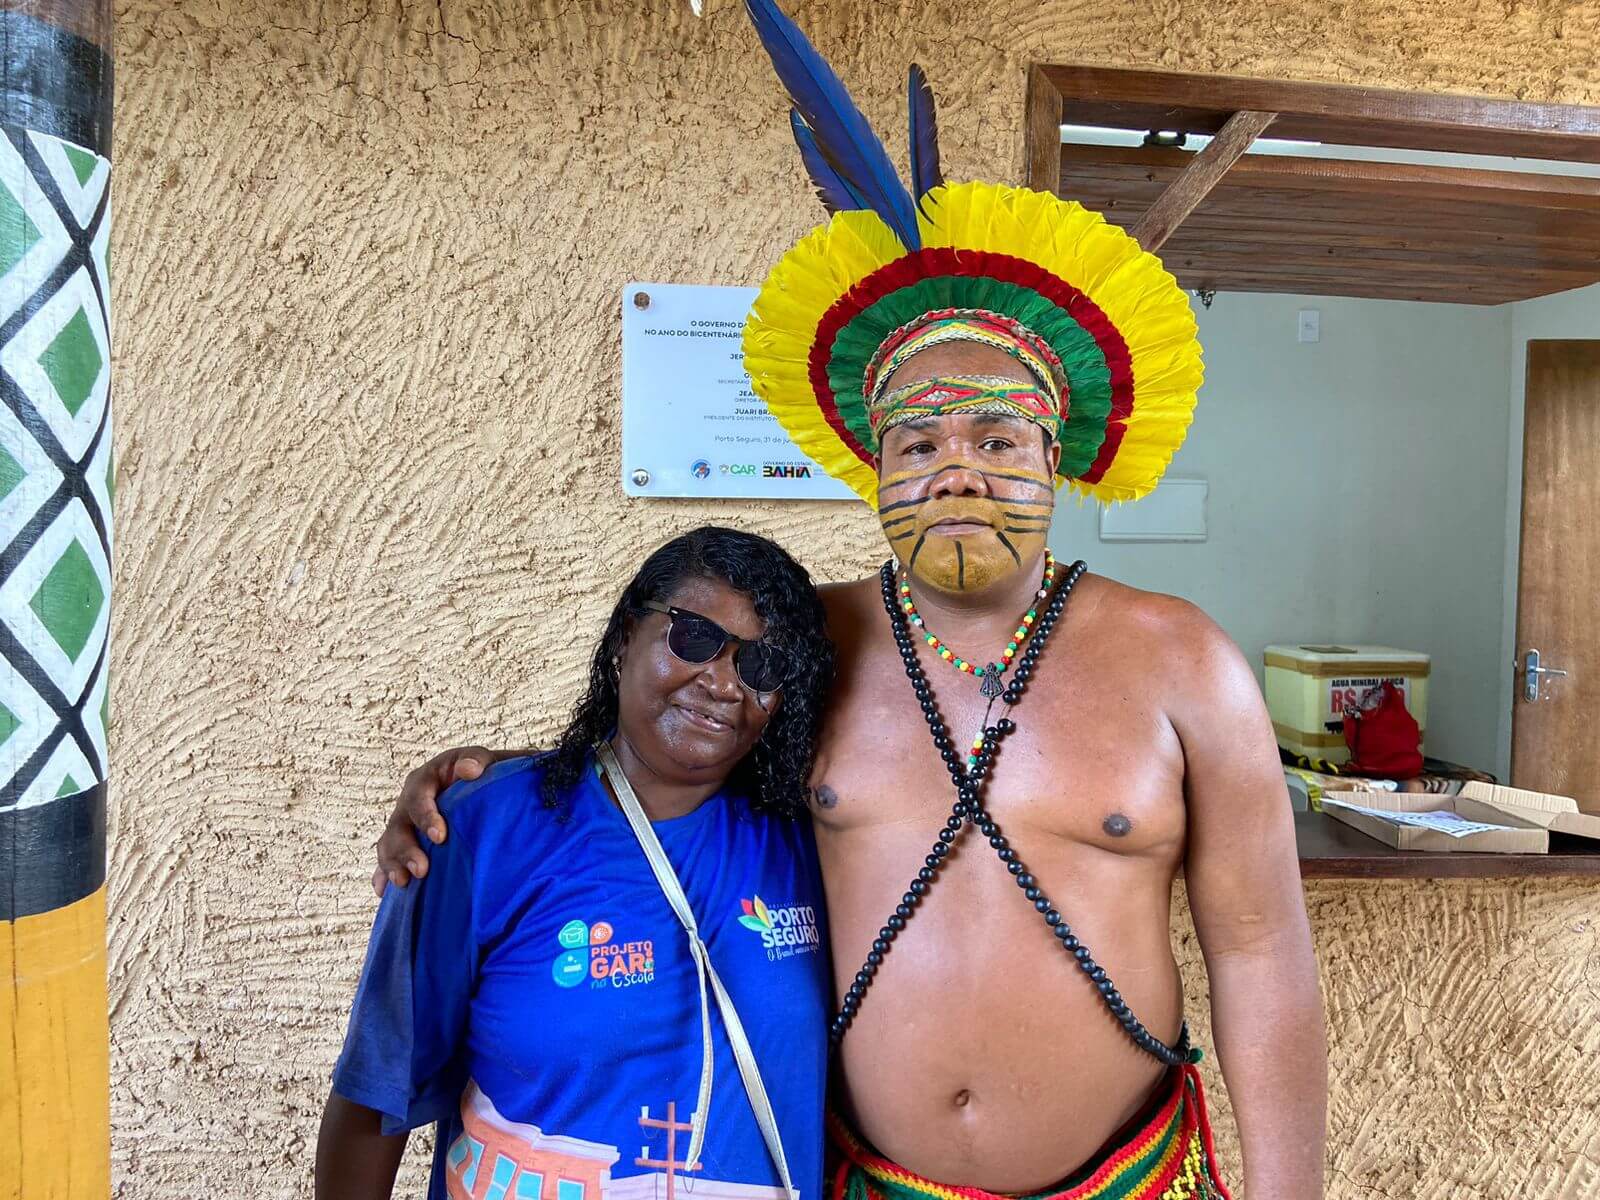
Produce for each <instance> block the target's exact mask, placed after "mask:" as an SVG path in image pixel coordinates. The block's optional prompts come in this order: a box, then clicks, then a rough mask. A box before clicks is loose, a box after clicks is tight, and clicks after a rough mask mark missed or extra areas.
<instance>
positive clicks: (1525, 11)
mask: <svg viewBox="0 0 1600 1200" xmlns="http://www.w3.org/2000/svg"><path fill="white" fill-rule="evenodd" d="M706 7H707V10H708V11H707V14H706V17H705V19H704V20H696V19H694V18H693V17H692V16H691V15H690V13H689V10H688V3H687V0H475V2H471V3H469V2H467V0H370V2H368V3H361V2H359V0H350V2H349V3H336V2H334V0H328V2H326V3H313V2H311V0H272V2H271V3H266V2H256V3H251V2H248V0H193V2H190V3H185V4H182V5H175V4H171V3H169V2H167V0H123V2H122V3H120V4H119V5H118V12H117V25H118V30H117V67H118V71H117V82H118V96H117V143H116V162H117V166H116V189H117V193H116V195H117V199H116V242H115V251H114V263H115V267H114V270H115V279H116V285H115V286H116V291H115V303H116V313H117V333H118V339H117V376H116V387H117V393H116V394H117V403H118V407H119V414H118V450H119V459H120V488H119V492H118V504H119V530H120V532H119V540H118V549H119V554H118V562H117V572H118V580H117V583H118V588H119V592H118V609H117V618H116V629H115V664H116V665H115V674H114V680H115V688H116V692H115V701H114V705H113V711H114V713H115V714H116V721H117V725H116V731H115V740H116V747H115V756H114V764H115V777H114V793H113V795H114V813H113V829H112V838H113V841H112V845H113V847H114V848H113V851H112V867H111V879H110V886H111V903H112V914H113V915H112V919H111V963H112V967H111V970H112V980H111V988H112V991H111V1001H112V1013H113V1021H114V1029H113V1038H114V1049H113V1060H112V1070H113V1081H114V1082H113V1121H114V1127H115V1161H116V1168H115V1171H116V1179H117V1184H116V1187H117V1192H118V1194H119V1195H122V1196H128V1197H172V1198H176V1197H179V1196H189V1195H195V1194H200V1193H205V1192H210V1191H212V1190H216V1191H217V1192H218V1193H223V1192H227V1193H229V1194H237V1193H238V1192H239V1189H240V1188H243V1189H244V1191H246V1192H248V1193H249V1194H250V1195H252V1196H257V1197H292V1196H303V1195H306V1194H307V1192H308V1187H309V1178H310V1170H311V1150H312V1146H313V1144H314V1138H315V1127H316V1119H317V1113H318V1109H319V1105H320V1103H321V1100H322V1096H323V1093H324V1089H325V1086H326V1079H327V1072H328V1069H329V1066H330V1064H331V1062H332V1059H333V1057H334V1054H335V1052H336V1048H337V1046H338V1043H339V1040H340V1038H341V1035H342V1027H343V1017H344V1011H345V1008H346V1005H347V1004H348V1001H349V999H350V995H351V987H352V984H353V981H354V978H355V974H356V971H357V968H358V964H359V958H360V952H361V947H362V945H363V943H364V939H365V935H366V931H367V926H368V922H369V920H370V917H371V913H372V907H373V904H372V898H371V894H370V892H369V891H368V889H367V883H366V876H367V872H368V869H369V857H370V847H371V844H372V841H373V838H374V837H375V835H376V833H377V829H378V826H379V822H380V820H381V816H382V814H383V812H384V810H385V809H386V808H387V806H388V803H389V801H390V799H391V797H392V794H393V792H394V790H395V787H396V785H397V782H398V780H399V778H400V776H401V774H402V772H403V770H404V769H405V768H406V767H407V765H408V764H411V763H413V762H415V761H417V760H418V759H420V758H421V757H422V756H423V755H424V754H425V753H426V752H428V751H429V750H430V749H432V748H434V747H439V746H443V745H448V744H452V743H458V742H462V741H487V742H490V743H505V742H517V743H526V742H530V741H532V742H536V741H538V740H539V739H540V738H542V737H545V736H547V735H548V734H549V733H550V731H551V730H552V728H553V727H554V726H555V724H556V722H557V720H558V719H559V717H560V715H561V713H562V711H563V709H564V707H565V705H566V704H567V703H568V701H569V699H570V697H571V696H572V694H573V689H574V687H575V685H576V682H577V676H576V671H577V669H578V667H579V664H580V661H581V659H582V658H583V655H584V652H585V650H586V648H587V641H588V638H589V636H590V631H592V630H595V629H596V628H597V622H598V620H599V617H600V614H601V611H602V607H603V606H604V605H605V604H607V603H608V597H609V595H610V592H611V589H612V587H613V586H614V584H615V582H616V581H617V580H619V579H620V578H621V577H623V575H624V574H625V573H626V572H627V571H628V570H629V569H630V567H631V566H632V565H633V564H634V563H635V562H636V561H637V559H638V557H639V555H640V554H641V553H642V552H643V551H645V550H647V549H648V548H650V547H652V546H654V545H655V544H656V543H658V542H659V541H660V540H662V538H663V537H665V536H666V535H668V534H669V533H671V532H673V531H677V530H681V529H683V528H685V527H687V526H689V525H691V524H694V523H698V522H701V521H704V520H707V519H721V520H727V521H738V522H740V523H742V524H745V525H747V526H751V527H755V528H759V529H760V530H762V531H764V532H766V533H769V534H771V535H773V536H776V537H778V538H779V539H781V540H782V541H783V542H784V543H785V544H786V545H788V546H789V547H790V548H791V549H793V550H794V551H795V552H797V553H798V554H800V555H801V556H802V557H803V558H804V559H805V560H806V561H807V562H808V563H809V564H811V566H812V567H813V568H814V570H815V572H816V573H817V575H818V576H819V577H821V578H823V579H837V578H843V577H847V576H849V575H852V574H855V573H859V572H863V571H865V570H867V569H870V567H871V566H872V565H873V564H874V563H875V562H876V561H877V556H878V554H879V552H880V551H879V546H878V541H879V535H878V532H877V530H876V528H875V526H874V525H873V523H872V522H871V521H870V520H869V519H868V517H867V516H866V514H865V513H864V512H861V511H854V510H846V509H845V508H843V507H840V506H832V505H813V506H793V507H785V506H779V505H770V504H741V505H733V504H722V503H704V504H701V503H655V504H644V503H625V502H624V500H623V498H622V496H621V493H620V489H619V487H618V485H617V482H616V477H617V473H618V466H619V464H618V461H617V446H618V429H617V419H618V402H617V390H618V318H617V309H618V303H619V290H620V288H621V285H622V284H623V283H624V282H625V281H626V280H628V279H633V278H637V279H659V280H674V281H699V282H721V283H752V282H755V281H757V280H758V279H759V278H760V276H761V274H762V272H763V271H764V269H765V267H766V266H767V265H768V264H769V263H770V262H771V261H772V260H773V259H774V258H775V256H776V255H777V254H778V253H779V252H780V251H781V250H782V249H783V248H785V247H786V246H787V245H788V244H789V243H790V241H791V240H792V239H793V238H795V237H796V236H797V235H798V234H800V233H801V232H802V231H803V230H804V229H806V228H807V227H808V226H809V225H810V224H811V223H812V222H813V221H814V219H815V217H816V215H817V214H816V210H815V209H814V208H813V204H812V201H811V199H810V197H809V194H808V192H807V189H806V188H805V187H804V186H803V185H802V183H801V180H800V176H799V173H798V169H797V165H796V162H795V154H794V152H793V149H792V146H791V145H790V143H789V139H788V135H787V133H786V131H785V129H784V125H783V119H782V118H783V110H784V106H783V103H782V101H781V100H780V97H779V94H778V91H777V88H776V85H775V83H774V81H773V79H772V77H771V73H770V70H769V68H768V66H767V64H766V62H765V60H764V59H763V58H762V57H761V56H760V54H759V52H758V50H757V48H756V45H755V41H754V38H753V36H752V34H751V33H750V31H749V29H748V28H747V25H746V22H745V19H744V16H743V14H742V12H741V11H740V9H739V6H738V5H737V4H736V3H734V0H707V6H706ZM790 7H791V9H792V10H793V11H795V12H796V15H797V16H798V18H799V19H800V20H801V21H802V22H803V23H804V25H805V26H806V28H807V29H808V30H809V31H811V32H812V34H813V35H814V36H815V38H816V39H817V41H818V42H819V44H820V45H821V46H822V47H823V48H824V50H825V51H826V53H828V54H829V55H830V56H831V58H832V59H833V61H834V62H835V63H836V65H837V66H838V67H839V69H840V70H841V72H842V73H843V74H844V75H845V76H846V77H847V78H848V79H849V81H850V82H851V85H852V87H854V88H856V89H857V90H858V94H859V95H860V96H861V97H862V99H863V102H864V104H865V105H866V106H867V107H868V108H869V110H870V111H871V113H872V114H873V115H874V116H875V118H877V119H878V120H879V122H880V123H881V126H882V127H883V128H886V129H890V130H899V129H900V128H901V127H902V120H903V117H902V109H901V103H902V101H901V98H900V96H901V88H902V81H903V78H904V74H903V72H904V67H905V64H906V63H907V62H908V61H910V60H912V59H918V60H920V61H922V62H923V63H924V64H926V65H927V66H928V67H929V70H930V74H931V75H932V77H933V79H934V82H935V85H936V87H937V88H938V90H939V92H940V95H941V99H942V102H943V109H942V113H941V121H942V124H943V127H944V130H945V135H944V142H945V146H946V154H947V159H946V162H947V169H948V170H949V172H950V173H951V175H952V176H953V177H957V178H959V177H962V176H968V175H980V176H989V177H997V178H1006V179H1016V178H1018V177H1019V176H1020V172H1021V160H1022V151H1021V147H1022V133H1021V130H1022V100H1023V74H1024V67H1025V64H1027V63H1028V62H1030V61H1033V60H1055V61H1070V60H1081V61H1091V62H1099V63H1108V64H1122V65H1136V64H1139V65H1154V66H1165V67H1170V68H1177V69H1184V70H1191V71H1222V72H1239V73H1246V74H1258V75H1269V76H1283V77H1297V78H1308V79H1324V80H1335V81H1345V82H1353V83H1367V84H1376V85H1385V86H1402V87H1416V88H1424V89H1436V90H1460V91H1479V92H1487V93H1495V94H1500V95H1510V96H1526V97H1530V98H1536V99H1561V100H1568V101H1575V102H1587V103H1591V104H1600V67H1597V66H1596V65H1595V64H1596V63H1597V62H1600V53H1597V52H1600V4H1596V3H1594V2H1592V0H1590V2H1587V3H1583V4H1571V3H1555V2H1553V0H1549V2H1535V0H1503V2H1502V0H1494V2H1488V0H1481V2H1472V0H1468V2H1463V0H1365V2H1354V0H1334V2H1332V3H1309V2H1307V0H1275V2H1272V3H1267V2H1265V0H1262V2H1260V3H1246V2H1243V0H1211V2H1209V3H1185V2H1181V0H1156V2H1153V3H1152V2H1148V0H1138V2H1135V0H1104V2H1103V3H1099V4H1089V3H1082V2H1076V0H1072V2H1069V0H1045V2H1043V3H1041V2H1040V0H963V2H957V0H920V2H915V3H913V2H911V0H791V4H790ZM894 145H895V146H896V147H897V148H898V147H899V142H898V140H897V139H896V140H895V141H894ZM1203 411H1204V410H1203V409H1202V419H1203ZM1057 549H1058V550H1060V551H1062V552H1063V553H1070V552H1071V551H1072V550H1073V548H1072V547H1061V546H1058V547H1057ZM1310 897H1311V910H1312V915H1313V920H1314V922H1315V926H1316V934H1317V942H1318V947H1319V950H1320V953H1321V956H1322V969H1323V980H1324V986H1325V988H1326V990H1327V995H1328V1001H1329V1010H1330V1020H1331V1026H1332V1037H1333V1065H1334V1075H1333V1078H1334V1084H1333V1104H1332V1128H1333V1144H1332V1153H1331V1157H1332V1188H1331V1194H1332V1195H1334V1196H1337V1197H1342V1198H1352V1200H1353V1198H1357V1197H1378V1196H1416V1197H1425V1198H1429V1200H1432V1198H1443V1197H1449V1198H1451V1200H1467V1198H1479V1197H1483V1198H1488V1197H1527V1198H1533V1197H1566V1196H1570V1197H1578V1196H1583V1195H1594V1194H1597V1193H1600V1118H1597V1116H1596V1110H1595V1106H1594V1097H1595V1096H1596V1095H1597V1094H1600V1054H1597V1050H1600V1022H1597V1020H1596V1017H1597V1014H1600V958H1597V954H1596V952H1597V917H1596V907H1597V902H1600V890H1597V889H1596V888H1595V887H1594V886H1586V885H1582V884H1560V885H1549V886H1531V885H1519V884H1503V883H1484V884H1471V885H1443V884H1439V885H1427V884H1424V885H1415V884H1387V885H1370V886H1369V885H1353V884H1338V885H1317V886H1313V887H1312V888H1311V889H1310ZM1181 927H1182V928H1185V929H1186V928H1187V925H1186V922H1184V923H1182V925H1181ZM1183 957H1184V961H1185V963H1186V968H1187V969H1188V970H1189V972H1190V995H1191V998H1192V1004H1193V1007H1194V1009H1195V1011H1196V1013H1197V1014H1198V1015H1199V1016H1200V1021H1199V1024H1200V1026H1201V1029H1200V1034H1201V1036H1202V1038H1204V1037H1205V1036H1206V1035H1207V1030H1206V1029H1205V1028H1204V1026H1205V1020H1204V1016H1203V1014H1204V1009H1205V1001H1204V997H1205V991H1204V981H1203V976H1202V973H1201V968H1200V964H1199V956H1198V952H1197V950H1196V949H1195V947H1194V944H1193V937H1192V934H1186V935H1185V937H1184V941H1183ZM1213 1068H1214V1064H1213V1063H1212V1062H1211V1060H1208V1063H1207V1070H1208V1071H1212V1070H1213ZM1213 1077H1214V1076H1213ZM1217 1097H1218V1102H1217V1108H1218V1109H1219V1110H1220V1112H1219V1120H1220V1121H1221V1123H1222V1126H1223V1129H1224V1132H1223V1134H1222V1154H1223V1158H1224V1161H1225V1163H1226V1164H1227V1166H1228V1169H1229V1171H1230V1173H1231V1174H1232V1175H1234V1176H1235V1177H1236V1176H1237V1174H1238V1165H1237V1162H1238V1160H1237V1152H1236V1139H1235V1138H1234V1136H1233V1134H1232V1132H1231V1129H1229V1120H1228V1111H1227V1105H1226V1103H1225V1102H1223V1099H1222V1093H1221V1088H1220V1081H1218V1083H1217ZM413 1157H414V1158H415V1159H417V1160H419V1161H420V1158H421V1156H420V1154H414V1156H413ZM409 1170H410V1174H409V1175H408V1176H407V1179H408V1180H409V1181H410V1183H411V1184H412V1185H413V1187H414V1186H415V1184H416V1181H417V1179H418V1178H419V1176H418V1175H417V1173H416V1167H415V1166H413V1167H411V1168H409Z"/></svg>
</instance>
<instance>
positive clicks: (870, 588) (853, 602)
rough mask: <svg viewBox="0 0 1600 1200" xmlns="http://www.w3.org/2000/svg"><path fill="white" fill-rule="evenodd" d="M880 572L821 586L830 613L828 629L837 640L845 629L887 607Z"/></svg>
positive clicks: (818, 593)
mask: <svg viewBox="0 0 1600 1200" xmlns="http://www.w3.org/2000/svg"><path fill="white" fill-rule="evenodd" d="M881 586H882V585H881V584H880V583H879V580H878V576H877V574H876V573H873V574H871V575H867V576H865V577H863V578H861V579H852V580H850V581H849V582H848V583H825V584H823V585H822V586H821V587H819V588H818V589H817V595H818V596H819V597H820V598H821V600H822V608H823V611H824V612H825V613H827V615H828V632H829V634H830V635H832V636H833V637H834V639H835V640H837V639H838V638H839V636H840V634H841V633H843V632H844V631H846V630H849V629H851V628H853V627H854V626H857V625H859V624H860V623H861V622H862V621H863V620H866V619H870V618H871V617H872V616H873V615H874V614H876V613H878V612H881V611H882V610H883V596H882V591H881Z"/></svg>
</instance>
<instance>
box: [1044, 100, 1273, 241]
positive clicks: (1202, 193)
mask: <svg viewBox="0 0 1600 1200" xmlns="http://www.w3.org/2000/svg"><path fill="white" fill-rule="evenodd" d="M1277 115H1278V114H1277V113H1274V112H1255V111H1251V110H1249V109H1246V110H1245V111H1243V112H1236V113H1234V114H1233V116H1231V117H1229V118H1228V123H1227V124H1226V125H1224V126H1223V127H1222V132H1221V133H1219V134H1217V136H1216V137H1214V138H1212V139H1211V142H1210V144H1209V145H1207V146H1206V148H1205V149H1204V150H1202V151H1200V153H1199V154H1196V155H1195V156H1194V161H1193V162H1191V163H1190V164H1189V165H1188V167H1187V168H1186V169H1185V170H1184V172H1183V174H1182V175H1180V176H1178V178H1177V179H1176V180H1174V181H1173V183H1172V186H1170V187H1169V188H1167V190H1166V191H1164V192H1162V193H1161V197H1160V199H1158V200H1157V201H1156V202H1155V203H1154V204H1152V205H1151V206H1150V209H1149V211H1147V212H1146V213H1145V214H1144V216H1143V217H1141V218H1140V219H1139V224H1138V225H1136V226H1134V230H1133V236H1134V238H1135V240H1137V241H1138V243H1139V245H1141V246H1143V247H1144V248H1145V249H1146V250H1148V251H1150V252H1151V253H1152V254H1154V253H1155V252H1156V250H1158V249H1159V248H1160V246H1161V243H1162V242H1164V241H1166V240H1167V239H1168V238H1169V237H1171V236H1172V233H1173V230H1175V229H1177V228H1178V226H1179V225H1182V224H1183V219H1184V218H1185V217H1187V216H1188V215H1189V214H1190V213H1192V212H1193V211H1194V210H1195V209H1196V208H1198V207H1199V206H1200V202H1201V201H1202V200H1204V199H1205V198H1206V196H1207V195H1208V194H1209V193H1210V191H1211V189H1212V188H1214V187H1216V186H1217V182H1218V181H1219V180H1220V179H1221V178H1222V177H1223V176H1224V175H1226V174H1227V173H1228V168H1229V167H1231V166H1233V164H1234V163H1236V162H1238V161H1239V156H1240V155H1241V154H1243V153H1244V152H1245V151H1246V150H1248V149H1250V143H1252V142H1254V141H1255V140H1256V138H1258V137H1260V136H1261V133H1262V131H1263V130H1265V129H1266V127H1267V126H1268V125H1271V124H1272V120H1273V118H1274V117H1276V116H1277ZM1058 136H1059V135H1058Z"/></svg>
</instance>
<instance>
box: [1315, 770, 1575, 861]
mask: <svg viewBox="0 0 1600 1200" xmlns="http://www.w3.org/2000/svg"><path fill="white" fill-rule="evenodd" d="M1469 786H1470V785H1469ZM1331 800H1342V801H1344V802H1345V803H1346V804H1357V805H1360V806H1361V807H1362V808H1371V809H1377V810H1380V811H1382V812H1415V813H1420V812H1453V813H1455V814H1456V815H1457V816H1459V817H1462V818H1464V819H1466V820H1468V821H1483V822H1487V823H1489V824H1494V825H1507V826H1510V828H1508V829H1491V830H1485V831H1483V832H1481V833H1469V834H1467V835H1466V836H1465V837H1453V836H1451V835H1450V834H1448V833H1441V832H1439V831H1438V830H1435V829H1420V828H1417V827H1415V826H1405V825H1394V824H1391V823H1390V822H1388V821H1384V820H1381V819H1380V818H1378V817H1372V816H1368V815H1367V814H1366V813H1358V812H1351V811H1350V810H1349V809H1347V808H1341V807H1339V806H1338V805H1337V804H1330V803H1329V801H1331ZM1322 812H1323V815H1324V816H1328V817H1332V818H1333V819H1334V820H1336V821H1343V822H1344V823H1345V824H1346V825H1349V826H1350V827H1351V828H1353V829H1359V830H1360V831H1361V832H1362V833H1364V834H1366V835H1367V836H1368V837H1371V838H1376V839H1377V840H1378V841H1380V842H1382V843H1383V844H1384V845H1386V846H1393V847H1394V848H1395V849H1396V850H1426V851H1429V852H1430V853H1478V854H1545V853H1548V852H1549V849H1550V833H1549V831H1548V829H1546V828H1545V827H1544V826H1543V825H1541V824H1539V823H1538V822H1536V821H1531V820H1528V819H1526V818H1524V817H1522V816H1521V815H1519V814H1517V813H1513V812H1508V811H1506V810H1505V809H1501V808H1495V807H1492V806H1490V805H1488V804H1485V803H1483V802H1482V801H1479V800H1475V799H1473V798H1472V797H1471V796H1468V795H1465V794H1464V793H1463V794H1462V795H1460V796H1430V795H1424V794H1421V793H1416V792H1328V793H1326V794H1325V795H1324V796H1323V798H1322Z"/></svg>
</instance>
